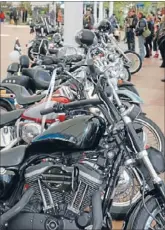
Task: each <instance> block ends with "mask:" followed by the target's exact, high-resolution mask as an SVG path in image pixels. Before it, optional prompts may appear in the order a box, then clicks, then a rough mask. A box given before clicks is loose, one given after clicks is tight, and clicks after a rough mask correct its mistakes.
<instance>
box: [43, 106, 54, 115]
mask: <svg viewBox="0 0 165 230" xmlns="http://www.w3.org/2000/svg"><path fill="white" fill-rule="evenodd" d="M53 112H54V108H52V107H50V108H47V109H43V110H41V111H40V114H41V115H46V114H49V113H53Z"/></svg>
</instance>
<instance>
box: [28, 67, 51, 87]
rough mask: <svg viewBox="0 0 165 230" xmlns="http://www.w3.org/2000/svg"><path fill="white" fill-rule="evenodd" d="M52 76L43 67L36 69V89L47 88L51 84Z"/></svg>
mask: <svg viewBox="0 0 165 230" xmlns="http://www.w3.org/2000/svg"><path fill="white" fill-rule="evenodd" d="M51 78H52V76H51V75H50V74H49V73H48V72H47V71H45V70H43V69H36V72H35V75H34V78H33V80H34V83H35V86H36V89H38V90H47V89H48V87H49V84H50V81H51Z"/></svg>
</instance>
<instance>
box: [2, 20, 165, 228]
mask: <svg viewBox="0 0 165 230" xmlns="http://www.w3.org/2000/svg"><path fill="white" fill-rule="evenodd" d="M45 24H46V23H45ZM46 25H47V24H46ZM36 27H37V28H38V27H41V28H42V26H40V25H33V30H35V29H34V28H36ZM31 28H32V26H31ZM46 28H47V27H46ZM54 33H55V34H56V33H57V34H58V32H54ZM55 34H54V35H55ZM57 34H56V35H57ZM54 35H53V36H54ZM48 36H49V33H48V31H47V33H46V34H43V33H42V34H40V35H36V37H35V39H34V40H33V42H32V43H33V44H36V43H35V42H36V41H39V42H41V43H40V48H41V47H42V44H43V43H42V41H43V40H47V41H48ZM53 36H52V39H53ZM54 37H55V36H54ZM52 41H53V40H51V42H52ZM75 41H76V43H77V45H78V46H79V48H75V47H71V46H65V45H64V44H62V43H60V44H61V45H60V46H56V42H54V46H53V48H51V49H52V50H53V51H52V53H51V52H50V47H49V45H48V46H47V45H44V46H43V47H44V49H45V50H47V52H46V53H42V52H41V49H38V50H37V52H36V53H35V55H34V50H33V48H34V47H35V45H34V46H33V45H32V48H31V50H32V51H31V52H33V63H32V65H31V66H29V58H28V57H27V56H26V55H21V46H20V44H19V42H18V40H16V43H15V46H14V47H15V48H14V49H15V52H18V53H19V62H17V63H16V62H15V63H12V64H11V65H10V66H9V67H8V70H7V77H6V78H5V79H4V80H3V81H2V83H1V85H0V89H1V90H5V94H4V95H5V96H4V97H1V100H0V108H1V120H0V128H1V139H2V141H1V152H0V159H1V161H0V215H1V222H0V229H9V230H13V229H17V230H19V229H20V230H22V229H29V230H30V229H34V230H38V229H43V230H58V229H65V230H67V229H68V230H69V229H93V230H95V229H113V226H112V221H113V220H124V224H123V229H125V230H130V229H134V230H138V229H145V230H151V229H157V230H158V229H164V226H165V184H164V182H163V180H162V179H161V177H160V175H161V174H162V173H164V172H165V158H164V140H165V139H164V135H163V133H162V131H161V130H160V128H159V127H158V126H157V125H156V124H155V123H154V122H153V121H151V120H150V119H149V118H147V116H146V114H144V113H143V112H142V108H141V104H142V103H143V101H142V99H141V98H140V96H139V93H138V91H137V89H136V88H135V86H134V85H133V84H132V83H131V82H130V80H131V77H132V76H133V73H135V72H138V71H139V70H140V68H141V60H140V57H139V55H138V54H136V53H135V52H131V51H126V52H123V50H122V49H121V48H120V46H119V45H118V43H117V42H116V40H115V39H114V37H113V35H112V34H110V24H109V22H108V21H106V20H103V21H101V22H100V23H99V25H98V27H97V28H96V29H95V31H91V30H87V29H82V30H80V31H79V32H78V33H77V34H76V36H75ZM48 44H49V42H48ZM2 95H3V94H1V96H2ZM2 142H3V145H2Z"/></svg>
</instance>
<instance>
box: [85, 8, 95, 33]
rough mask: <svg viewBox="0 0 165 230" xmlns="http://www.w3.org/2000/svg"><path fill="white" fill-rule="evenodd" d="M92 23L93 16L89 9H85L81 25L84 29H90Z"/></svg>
mask: <svg viewBox="0 0 165 230" xmlns="http://www.w3.org/2000/svg"><path fill="white" fill-rule="evenodd" d="M93 25H94V17H93V15H92V14H91V10H90V9H87V10H86V14H85V15H84V17H83V27H84V29H92V28H93Z"/></svg>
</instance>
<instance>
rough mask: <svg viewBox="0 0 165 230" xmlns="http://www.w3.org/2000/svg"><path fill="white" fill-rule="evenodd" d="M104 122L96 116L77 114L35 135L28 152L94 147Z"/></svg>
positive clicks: (104, 126) (75, 149)
mask: <svg viewBox="0 0 165 230" xmlns="http://www.w3.org/2000/svg"><path fill="white" fill-rule="evenodd" d="M105 129H106V124H105V121H104V119H102V118H101V117H97V116H78V117H75V118H74V119H71V120H67V121H64V122H62V123H59V124H53V125H52V126H51V127H50V128H49V129H48V130H46V131H45V132H43V133H42V134H41V135H39V136H37V137H36V138H35V139H34V140H33V142H32V143H31V145H29V147H28V151H29V153H53V152H60V151H63V152H68V153H69V152H73V151H81V150H92V149H95V148H96V147H97V145H98V143H99V141H100V139H101V137H102V135H103V134H104V132H105Z"/></svg>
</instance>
